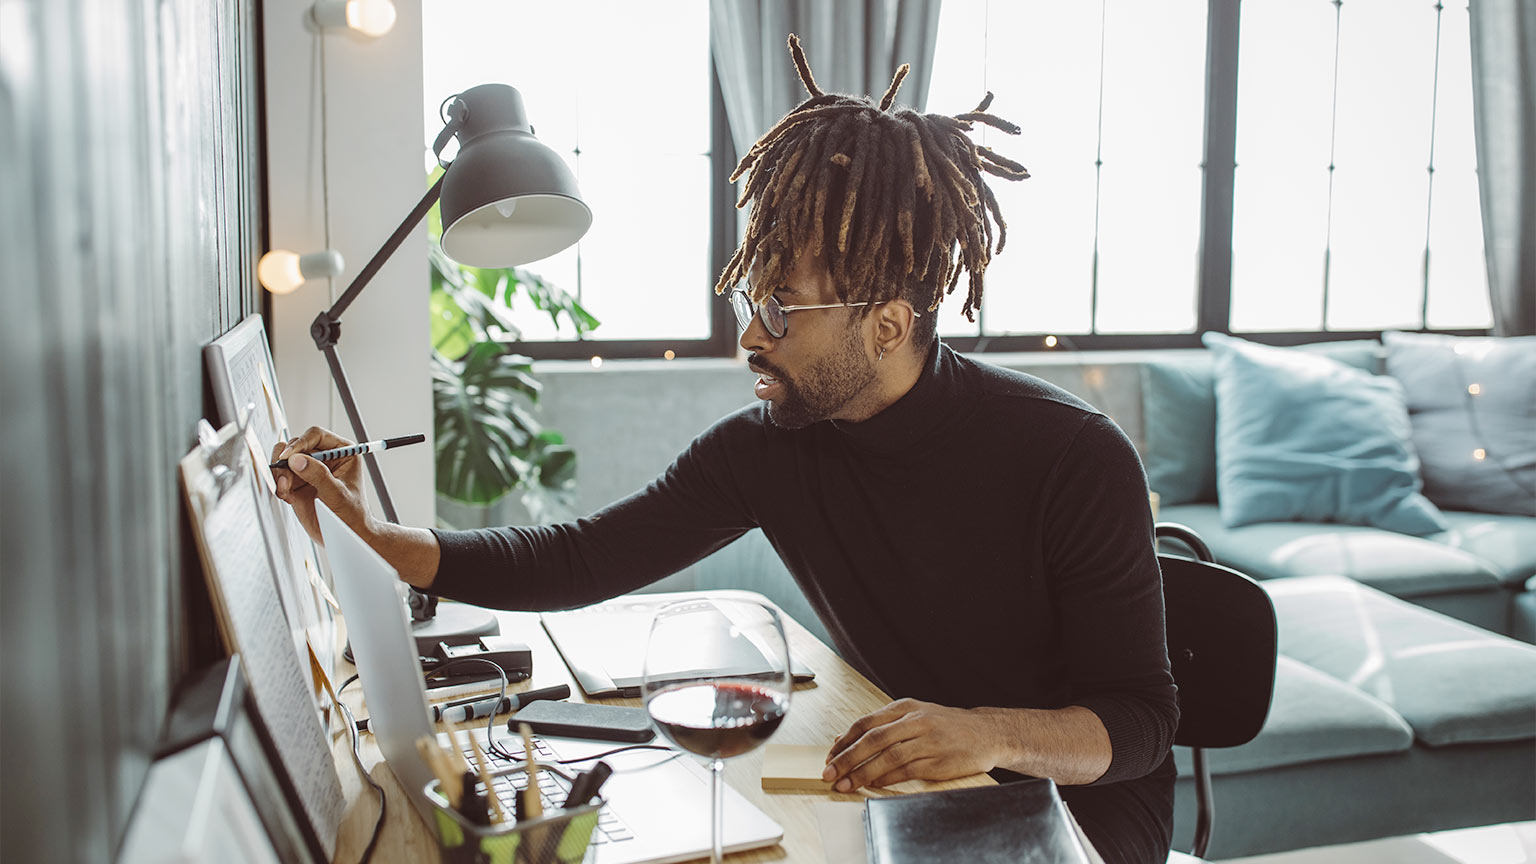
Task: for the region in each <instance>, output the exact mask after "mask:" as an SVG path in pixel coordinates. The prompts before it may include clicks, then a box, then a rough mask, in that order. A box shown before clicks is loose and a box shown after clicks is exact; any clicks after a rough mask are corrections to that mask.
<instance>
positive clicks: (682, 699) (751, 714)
mask: <svg viewBox="0 0 1536 864" xmlns="http://www.w3.org/2000/svg"><path fill="white" fill-rule="evenodd" d="M788 701H789V700H788V699H787V698H786V695H785V694H784V693H782V692H777V691H775V690H772V689H770V688H767V687H762V686H759V685H756V684H751V683H748V682H741V681H699V682H692V683H688V684H680V685H678V686H675V687H669V688H667V689H665V690H662V691H661V692H659V693H657V694H656V695H654V696H652V697H651V699H650V701H649V702H648V703H646V708H647V709H648V710H649V711H650V713H651V719H652V720H654V721H655V722H656V726H657V728H659V729H660V730H661V731H662V734H664V735H666V736H667V737H668V738H669V739H671V740H672V743H674V744H676V745H677V746H679V747H681V748H683V749H684V750H687V751H689V752H690V753H697V754H698V755H700V756H703V757H706V758H709V759H730V758H731V757H733V756H740V755H741V754H743V753H746V752H748V751H750V750H753V749H754V748H756V747H757V746H758V745H759V744H762V743H763V742H764V741H766V740H768V738H769V736H771V735H773V733H774V730H776V729H778V728H779V724H780V723H781V722H783V720H784V714H785V712H786V711H787V710H788V708H789V705H788Z"/></svg>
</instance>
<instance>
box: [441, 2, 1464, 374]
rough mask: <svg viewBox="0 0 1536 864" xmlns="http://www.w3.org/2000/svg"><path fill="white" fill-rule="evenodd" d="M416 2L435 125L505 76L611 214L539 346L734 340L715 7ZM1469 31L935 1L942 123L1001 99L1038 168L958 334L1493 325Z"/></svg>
mask: <svg viewBox="0 0 1536 864" xmlns="http://www.w3.org/2000/svg"><path fill="white" fill-rule="evenodd" d="M424 14H425V22H424V40H425V57H426V70H427V71H426V81H425V84H426V102H427V105H426V112H427V116H428V123H427V134H428V137H429V138H430V137H432V136H435V134H436V131H437V129H438V128H440V123H439V122H438V120H437V108H438V103H439V102H440V101H441V99H442V98H443V97H444V96H446V95H448V94H450V93H454V92H458V91H459V90H461V89H463V88H465V87H468V86H472V85H474V84H479V83H483V82H486V81H502V82H505V83H509V84H511V85H513V86H515V87H517V88H518V89H519V90H520V91H521V92H522V93H523V97H524V100H525V102H526V103H527V106H528V111H529V115H530V117H531V119H532V121H533V122H534V124H535V126H536V128H537V129H539V130H541V132H542V134H541V135H540V137H541V138H542V139H543V140H544V141H545V142H546V143H549V144H551V145H552V146H554V147H555V148H556V149H557V150H559V151H560V152H562V153H564V154H566V157H567V159H568V160H569V161H570V164H571V165H572V167H573V168H574V169H575V171H576V172H577V176H578V178H579V180H580V182H581V186H582V193H583V195H585V196H586V197H587V200H588V203H589V204H591V206H592V208H593V211H594V214H595V217H596V218H595V221H594V223H593V227H592V230H591V232H590V233H589V234H588V235H587V237H586V238H584V239H583V240H582V242H581V243H580V244H578V246H577V247H576V248H574V249H572V250H568V251H567V252H564V253H562V254H560V255H557V256H555V257H553V258H550V259H548V260H546V261H542V262H537V263H536V264H534V265H531V268H532V269H534V270H535V271H536V272H538V273H540V275H542V276H544V277H546V278H547V279H549V280H551V281H552V282H554V283H555V284H557V285H559V286H560V287H562V288H565V289H566V290H567V291H571V292H573V293H575V294H576V295H577V296H578V297H579V298H580V300H581V302H582V303H583V304H584V305H585V306H586V307H587V308H588V309H589V310H590V311H591V312H592V313H593V314H594V315H595V316H597V317H598V318H599V319H600V320H601V321H602V322H603V324H602V326H601V327H600V328H599V329H598V330H597V331H596V333H595V334H593V337H592V341H588V342H570V341H563V342H562V341H540V342H538V343H536V344H534V345H530V346H527V347H528V348H529V353H532V354H534V355H535V356H542V357H585V356H590V355H592V354H604V355H606V356H660V355H662V354H663V353H664V352H665V351H668V350H671V351H673V352H675V354H676V355H677V356H688V355H703V354H713V355H730V354H732V353H733V352H734V351H735V338H736V331H735V327H734V324H733V322H732V320H731V317H730V312H729V310H728V308H727V305H726V304H725V303H724V302H723V301H721V300H720V299H718V298H716V297H715V296H714V295H713V293H712V292H711V291H710V290H709V288H710V286H712V285H713V276H714V275H715V274H716V273H718V272H719V270H720V268H721V267H722V266H723V264H724V262H725V257H726V256H728V255H729V254H730V251H731V249H732V248H733V247H734V245H735V240H736V236H737V235H736V233H735V220H734V211H733V210H732V209H731V207H732V205H733V204H734V193H735V190H733V189H731V188H729V184H728V183H727V182H726V179H725V178H726V176H727V175H728V174H729V172H730V170H731V168H732V167H733V165H732V164H731V156H732V148H731V142H730V135H729V131H728V130H727V129H726V124H725V122H724V116H723V115H724V109H723V107H722V105H721V100H720V98H719V94H718V86H717V85H716V84H715V83H714V81H713V73H712V71H711V68H710V66H711V64H710V58H709V6H708V3H707V2H706V0H678V2H675V3H673V4H671V5H669V6H668V7H667V14H665V15H659V14H657V13H656V11H655V7H654V6H647V5H645V4H635V3H628V2H621V0H569V2H562V3H545V2H533V0H434V2H432V3H430V4H427V6H426V7H425V9H424ZM1468 24H1469V21H1468V12H1467V0H1442V2H1436V0H1243V2H1242V3H1241V15H1240V16H1239V0H1207V2H1198V0H1099V2H1062V0H945V2H944V4H943V6H942V9H941V12H940V18H939V32H938V34H937V40H938V41H937V44H936V51H935V58H934V68H933V76H932V83H931V86H930V90H929V96H928V110H930V111H935V112H941V113H948V114H953V113H959V112H962V111H965V110H969V109H970V108H971V107H972V106H974V105H975V104H976V102H977V101H978V100H979V99H980V98H981V96H982V94H983V93H985V92H986V91H987V90H992V91H995V92H996V94H997V98H996V101H995V102H994V104H993V110H994V111H996V112H997V113H999V114H1000V115H1002V116H1004V117H1007V118H1008V119H1010V120H1013V121H1014V122H1016V123H1019V124H1020V125H1021V126H1022V127H1023V130H1024V131H1023V134H1022V135H1020V136H1017V137H1014V136H1006V135H1003V134H1002V133H1000V132H998V131H996V130H993V129H990V128H988V127H985V126H978V127H977V132H976V135H977V137H978V138H979V140H981V141H982V142H983V143H985V144H987V145H989V146H994V147H996V148H997V149H998V150H999V151H1000V152H1002V153H1004V154H1005V155H1008V156H1010V157H1012V158H1015V159H1017V160H1018V161H1020V162H1022V163H1023V164H1024V165H1026V166H1027V167H1028V168H1029V169H1030V171H1031V173H1032V174H1033V177H1032V178H1031V179H1029V180H1026V181H1023V182H1018V183H1011V182H1007V181H1002V180H995V181H994V182H993V184H992V186H993V189H994V191H995V192H996V193H997V196H998V199H999V201H1000V203H1001V205H1002V209H1003V214H1004V217H1005V218H1006V219H1007V220H1008V225H1009V243H1008V248H1007V249H1006V250H1005V251H1004V253H1003V254H1002V255H1001V256H999V257H998V258H997V259H996V261H995V262H994V263H993V265H992V268H991V269H990V271H989V272H988V274H987V280H988V291H987V296H986V299H985V302H984V305H983V307H982V309H981V310H980V312H979V314H978V316H977V318H978V320H977V322H975V323H971V322H967V321H965V320H964V319H963V318H962V317H961V315H960V311H959V310H960V306H961V304H959V303H945V304H944V306H943V307H942V309H941V312H940V319H939V325H940V332H941V333H943V334H944V335H945V336H946V337H947V338H949V339H950V341H951V342H952V343H953V344H955V346H956V347H958V348H960V349H961V350H987V349H1001V350H1028V349H1034V348H1039V347H1045V343H1046V340H1045V338H1044V337H1045V336H1046V335H1047V334H1059V336H1060V337H1062V340H1061V342H1062V344H1066V345H1075V346H1076V347H1080V348H1093V347H1121V346H1176V345H1184V346H1194V345H1197V344H1198V340H1197V338H1196V335H1195V334H1197V333H1198V332H1200V331H1203V330H1233V331H1237V332H1244V333H1269V334H1275V335H1274V336H1273V337H1272V338H1273V339H1274V340H1279V341H1285V340H1286V337H1285V336H1284V335H1283V334H1284V333H1286V332H1290V333H1297V334H1317V333H1328V332H1336V333H1347V332H1361V331H1374V330H1380V329H1384V328H1405V329H1418V328H1426V329H1467V330H1473V329H1485V328H1487V327H1489V326H1490V324H1491V317H1492V316H1491V313H1490V310H1489V303H1488V296H1487V276H1486V273H1485V272H1484V264H1483V242H1482V223H1481V211H1480V209H1479V204H1478V189H1477V175H1476V160H1475V148H1474V146H1473V131H1472V130H1473V125H1472V101H1471V93H1472V85H1471V52H1470V38H1469V34H1468ZM1239 60H1240V62H1239ZM1234 94H1235V95H1234ZM1207 162H1209V165H1208V164H1207ZM1229 252H1230V255H1229ZM524 318H526V320H527V323H528V334H529V337H530V338H531V339H534V340H559V339H565V340H570V338H571V336H570V334H569V333H566V334H559V333H556V332H554V330H553V328H552V327H551V326H550V325H549V323H548V320H547V318H543V316H538V315H527V316H522V318H520V319H519V320H520V321H521V320H523V319H524ZM540 328H543V329H540ZM1296 338H1299V337H1296Z"/></svg>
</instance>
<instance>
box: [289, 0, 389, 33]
mask: <svg viewBox="0 0 1536 864" xmlns="http://www.w3.org/2000/svg"><path fill="white" fill-rule="evenodd" d="M310 14H311V15H312V16H313V17H314V19H315V23H316V24H318V25H319V26H321V27H348V28H351V29H352V30H355V31H357V32H358V33H361V34H363V35H364V36H372V37H374V38H378V37H380V36H383V35H384V34H385V33H388V32H389V31H390V30H391V29H392V28H393V27H394V26H395V4H394V3H392V2H390V0H317V2H316V3H315V5H314V6H312V7H310Z"/></svg>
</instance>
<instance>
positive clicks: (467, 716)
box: [432, 684, 571, 723]
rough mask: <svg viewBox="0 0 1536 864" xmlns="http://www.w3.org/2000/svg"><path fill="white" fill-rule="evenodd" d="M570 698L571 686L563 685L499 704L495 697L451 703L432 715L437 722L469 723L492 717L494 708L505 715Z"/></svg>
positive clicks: (507, 698) (434, 708)
mask: <svg viewBox="0 0 1536 864" xmlns="http://www.w3.org/2000/svg"><path fill="white" fill-rule="evenodd" d="M570 696H571V688H570V685H568V684H561V685H559V686H558V687H545V688H544V689H542V690H529V691H527V692H525V693H514V694H512V695H511V696H507V697H506V698H504V699H502V700H501V702H500V703H499V704H498V703H497V701H496V697H494V696H492V697H491V698H489V699H481V700H479V701H465V702H450V703H448V704H447V705H443V706H442V710H441V711H439V710H437V706H433V711H432V713H433V714H434V715H437V716H435V717H434V718H433V719H435V720H452V721H453V722H455V723H468V722H469V721H471V720H478V719H480V718H482V717H489V716H491V713H492V712H491V707H492V706H495V708H496V711H495V713H497V714H505V713H507V712H508V711H517V710H519V709H520V708H522V707H523V706H524V705H527V704H528V703H529V702H537V701H539V700H540V699H549V700H551V701H554V700H560V699H569V698H570Z"/></svg>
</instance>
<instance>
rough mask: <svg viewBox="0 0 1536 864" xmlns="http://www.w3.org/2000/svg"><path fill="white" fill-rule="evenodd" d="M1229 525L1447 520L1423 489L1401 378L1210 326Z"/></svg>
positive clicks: (1415, 530)
mask: <svg viewBox="0 0 1536 864" xmlns="http://www.w3.org/2000/svg"><path fill="white" fill-rule="evenodd" d="M1204 342H1205V345H1206V347H1208V348H1210V349H1211V351H1212V353H1213V354H1214V355H1215V360H1216V488H1217V493H1218V503H1219V504H1220V508H1221V519H1222V523H1223V524H1225V525H1226V526H1227V527H1229V528H1235V527H1237V526H1240V525H1248V524H1252V523H1255V522H1287V521H1295V522H1342V523H1346V524H1351V525H1371V526H1374V527H1377V528H1384V529H1386V530H1388V531H1397V532H1399V533H1403V534H1417V535H1423V534H1433V533H1436V532H1439V531H1444V530H1445V529H1446V527H1447V525H1446V522H1445V519H1444V517H1442V516H1441V515H1440V511H1439V510H1438V509H1436V507H1435V505H1434V504H1431V503H1430V502H1429V500H1428V499H1427V498H1425V497H1424V496H1423V494H1421V493H1420V491H1419V488H1420V481H1419V460H1418V456H1417V455H1416V454H1415V453H1414V450H1413V439H1412V430H1411V428H1410V426H1409V424H1408V407H1407V404H1406V403H1405V402H1404V399H1403V388H1402V385H1401V384H1399V383H1398V382H1397V380H1396V379H1394V378H1391V377H1388V376H1384V375H1372V374H1370V373H1369V372H1365V371H1362V370H1359V369H1355V368H1351V367H1349V366H1346V365H1344V364H1343V363H1340V362H1338V361H1336V360H1332V359H1329V358H1327V357H1320V356H1317V355H1315V354H1307V353H1304V352H1300V351H1294V350H1290V349H1286V348H1272V347H1270V346H1268V345H1259V344H1256V343H1253V342H1248V341H1246V340H1243V339H1236V338H1233V337H1231V336H1224V335H1222V334H1220V333H1207V334H1205V336H1204Z"/></svg>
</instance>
